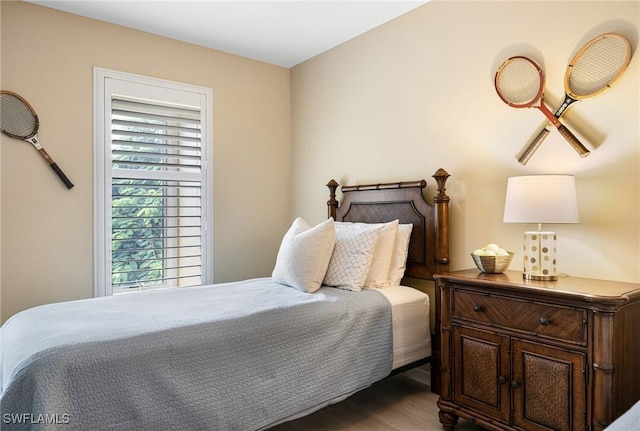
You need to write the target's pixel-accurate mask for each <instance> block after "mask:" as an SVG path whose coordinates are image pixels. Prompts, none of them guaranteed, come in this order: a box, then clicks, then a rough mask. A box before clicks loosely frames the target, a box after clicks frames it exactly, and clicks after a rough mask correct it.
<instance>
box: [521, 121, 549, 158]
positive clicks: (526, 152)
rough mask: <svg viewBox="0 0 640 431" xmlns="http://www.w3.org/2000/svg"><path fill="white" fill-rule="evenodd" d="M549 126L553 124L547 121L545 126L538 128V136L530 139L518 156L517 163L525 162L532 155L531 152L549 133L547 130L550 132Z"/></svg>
mask: <svg viewBox="0 0 640 431" xmlns="http://www.w3.org/2000/svg"><path fill="white" fill-rule="evenodd" d="M549 127H553V124H551V122H549V123H547V126H546V127H545V128H544V129H542V130H540V133H538V136H536V137H535V138H534V139H533V141H531V143H530V144H529V146H528V147H527V149H526V150H524V153H522V155H521V156H520V157H519V158H518V163H520V164H521V165H526V164H527V162H528V161H529V159H530V158H531V156H533V153H535V152H536V150H537V149H538V147H539V146H540V144H542V141H544V140H545V138H546V137H547V135H549V132H551V130H550V129H549Z"/></svg>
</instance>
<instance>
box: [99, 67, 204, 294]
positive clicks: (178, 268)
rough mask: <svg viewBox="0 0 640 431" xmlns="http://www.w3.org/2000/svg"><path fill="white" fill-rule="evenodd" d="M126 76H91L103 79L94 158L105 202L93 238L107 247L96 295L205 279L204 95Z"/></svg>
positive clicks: (182, 284)
mask: <svg viewBox="0 0 640 431" xmlns="http://www.w3.org/2000/svg"><path fill="white" fill-rule="evenodd" d="M106 72H109V71H106ZM126 78H128V79H125V80H118V79H113V78H112V77H111V76H108V77H104V79H100V78H97V80H98V81H101V80H102V81H104V88H103V91H101V90H100V89H98V93H99V94H101V95H102V98H101V99H102V100H101V103H102V106H104V110H103V113H102V115H103V117H102V118H103V122H104V126H103V130H102V136H103V137H104V139H103V140H102V141H103V142H102V144H103V148H102V149H101V151H100V153H101V154H103V156H104V159H103V160H102V161H101V163H98V165H102V166H103V167H104V169H103V170H104V172H103V174H102V175H101V179H102V186H103V190H104V199H103V200H104V202H105V208H104V212H105V214H104V217H103V218H104V220H103V226H102V228H101V229H98V230H99V231H101V232H102V233H103V235H104V238H103V240H102V241H100V240H98V241H97V242H98V243H102V245H101V246H102V247H106V248H107V250H105V253H103V254H102V257H101V258H100V262H99V264H100V265H101V266H102V270H101V271H97V272H98V274H97V276H96V288H97V294H98V295H100V294H109V293H113V292H119V291H131V290H134V289H143V288H153V287H183V286H192V285H200V284H206V283H210V282H211V279H212V278H211V274H210V272H211V271H210V267H211V265H210V262H209V261H210V258H211V253H210V250H211V244H210V243H211V234H210V232H209V224H210V218H211V210H210V206H211V205H210V199H208V196H210V194H211V192H210V190H209V189H210V185H209V181H208V178H209V175H208V174H207V158H206V156H207V153H208V151H207V146H208V141H209V140H210V138H209V136H210V133H209V127H208V124H209V122H210V120H209V118H208V115H207V103H210V98H211V95H210V94H207V93H206V92H205V93H204V94H201V93H200V92H199V88H196V89H195V90H196V91H195V92H194V91H192V88H191V87H189V88H187V90H188V91H186V92H185V88H184V85H180V84H175V83H174V85H170V84H171V83H167V82H166V81H159V82H158V83H157V84H156V85H155V86H149V83H148V82H143V83H138V82H131V78H130V77H129V76H127V77H126ZM137 78H138V79H140V77H137ZM143 80H145V81H146V80H148V79H143ZM134 81H135V80H134ZM96 84H98V82H97V83H96ZM172 87H176V88H172ZM98 135H100V133H98ZM97 141H99V139H98V140H97ZM97 182H99V181H97ZM97 224H99V223H97ZM101 283H102V284H104V286H102V287H101Z"/></svg>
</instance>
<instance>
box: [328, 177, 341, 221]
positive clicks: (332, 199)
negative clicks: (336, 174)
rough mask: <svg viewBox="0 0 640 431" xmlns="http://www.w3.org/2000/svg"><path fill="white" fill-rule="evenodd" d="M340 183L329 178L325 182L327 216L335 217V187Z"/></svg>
mask: <svg viewBox="0 0 640 431" xmlns="http://www.w3.org/2000/svg"><path fill="white" fill-rule="evenodd" d="M339 185H340V184H338V183H337V182H336V180H331V181H329V182H328V183H327V187H329V200H328V201H327V207H328V217H332V218H333V219H334V220H335V219H336V210H337V209H338V201H337V200H336V189H337V188H338V186H339Z"/></svg>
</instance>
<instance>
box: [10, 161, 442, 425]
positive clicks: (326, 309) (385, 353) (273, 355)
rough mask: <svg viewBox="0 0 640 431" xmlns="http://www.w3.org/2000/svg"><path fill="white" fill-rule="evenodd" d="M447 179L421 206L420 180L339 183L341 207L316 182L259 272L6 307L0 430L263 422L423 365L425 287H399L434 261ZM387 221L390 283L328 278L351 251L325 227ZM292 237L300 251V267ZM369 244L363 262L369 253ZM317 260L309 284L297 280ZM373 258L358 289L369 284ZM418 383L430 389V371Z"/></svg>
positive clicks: (428, 347)
mask: <svg viewBox="0 0 640 431" xmlns="http://www.w3.org/2000/svg"><path fill="white" fill-rule="evenodd" d="M447 177H448V174H447V173H446V172H445V171H444V170H439V171H438V172H436V174H434V178H435V179H436V182H437V194H436V196H435V197H434V199H433V200H434V205H429V204H427V203H426V201H425V199H424V196H423V189H424V188H425V186H426V182H425V181H424V180H423V181H417V182H408V183H394V184H377V185H366V186H353V187H342V189H341V191H342V194H343V199H342V203H341V204H339V203H338V201H337V200H336V191H337V189H338V187H339V185H338V184H337V183H336V182H335V181H331V182H329V184H328V186H329V189H330V199H329V201H328V209H329V211H328V212H329V216H330V217H329V218H328V219H327V220H326V221H325V222H322V223H319V224H318V225H317V226H314V227H310V226H307V227H306V228H304V226H302V223H303V221H299V220H298V219H296V221H294V223H293V224H292V226H291V228H290V229H289V231H288V232H287V234H285V236H284V238H283V242H282V244H281V247H280V250H279V252H278V259H277V262H276V265H275V268H274V272H273V274H272V276H271V277H265V278H258V279H251V280H244V281H239V282H232V283H222V284H215V285H209V286H196V287H189V288H181V289H167V290H157V291H146V292H140V293H135V294H123V295H115V296H110V297H103V298H93V299H88V300H79V301H70V302H64V303H58V304H49V305H44V306H40V307H35V308H32V309H30V310H25V311H23V312H21V313H18V314H16V315H15V316H12V317H11V318H10V319H9V320H8V321H7V322H6V323H5V324H4V325H3V327H2V328H1V332H0V336H1V337H0V343H1V344H0V349H1V359H2V360H1V363H0V366H1V369H0V378H1V380H0V387H1V388H2V394H1V395H0V409H1V413H2V415H1V417H0V420H2V429H3V430H5V429H7V430H13V429H19V430H22V429H37V430H49V429H59V428H60V427H61V426H62V425H64V429H68V430H86V429H92V430H100V429H108V430H157V429H172V430H180V429H184V430H194V429H203V430H204V429H212V430H217V429H220V430H234V429H237V430H249V429H252V430H253V429H256V430H257V429H268V428H270V427H272V426H274V425H276V424H278V423H281V422H284V421H287V420H291V419H295V418H297V417H301V416H303V415H306V414H308V413H311V412H313V411H316V410H318V409H320V408H322V407H324V406H326V405H329V404H332V403H335V402H339V401H341V400H343V399H345V398H346V397H348V396H350V395H351V394H353V393H355V392H357V391H359V390H361V389H364V388H365V387H367V386H369V385H371V384H372V383H374V382H376V381H378V380H380V379H382V378H384V377H386V376H387V375H389V374H390V373H391V372H399V371H403V370H405V369H407V368H410V367H414V366H417V365H420V364H424V363H427V362H431V364H432V365H435V366H436V368H434V369H435V370H437V364H438V363H439V349H438V347H437V346H439V342H438V341H437V337H430V336H429V335H430V332H432V333H433V332H435V334H437V332H438V322H439V317H438V305H437V302H438V298H439V295H436V297H435V298H434V300H431V301H430V299H429V297H428V296H427V295H425V294H424V293H422V292H420V291H418V290H416V289H413V288H410V287H406V286H401V284H404V281H405V280H409V279H427V280H430V279H432V277H433V274H434V273H435V272H437V271H441V270H444V269H446V267H447V265H448V202H449V198H448V196H447V195H446V193H445V182H446V180H447ZM401 225H404V226H405V227H406V226H407V225H410V226H411V228H410V229H409V230H408V232H409V236H408V240H407V243H406V251H405V254H406V260H405V261H404V262H403V265H404V266H405V268H403V270H402V276H404V277H401V278H400V279H397V280H396V281H395V282H394V283H390V279H387V284H388V285H385V286H381V287H383V288H378V287H365V288H360V287H359V286H356V287H358V288H357V289H356V288H348V284H347V285H346V286H347V288H345V286H343V285H341V283H343V282H345V280H346V279H348V277H347V278H345V277H344V275H343V274H342V272H341V271H343V272H344V270H343V269H341V270H335V268H341V267H343V266H349V265H352V264H354V262H356V261H358V260H359V259H360V258H361V257H357V256H356V257H354V258H353V259H351V258H349V259H344V258H340V259H338V258H337V255H338V253H337V250H339V247H338V243H340V244H346V243H347V242H344V241H342V240H341V242H338V241H336V240H335V237H336V236H340V235H342V238H344V237H345V235H347V236H349V237H350V238H351V237H353V238H357V240H358V241H364V240H365V239H370V238H372V237H375V238H376V239H375V241H374V240H371V241H370V242H372V243H374V244H377V243H378V238H382V236H383V233H382V232H383V231H385V230H387V229H389V228H390V226H397V227H398V231H399V229H400V228H399V226H401ZM301 226H302V227H301ZM328 226H330V228H329V227H328ZM296 229H301V230H300V231H299V232H298V230H296ZM332 229H333V230H332ZM316 231H322V234H323V235H329V236H331V235H334V243H332V244H331V246H330V248H329V246H328V245H327V246H325V245H322V244H324V243H323V242H318V241H317V237H312V236H310V233H311V232H314V235H315V232H316ZM405 231H406V230H405ZM331 232H333V233H332V234H331ZM340 232H342V233H340ZM372 232H373V233H372ZM309 239H311V240H309ZM304 241H307V244H308V245H309V244H310V245H311V247H310V249H309V256H311V257H312V258H309V259H307V260H306V261H301V260H300V256H302V255H303V254H301V253H299V251H300V250H301V249H300V248H299V247H300V246H301V244H303V245H304V243H305V242H304ZM369 245H370V244H369ZM396 245H397V244H395V243H394V247H395V246H396ZM364 248H365V246H364V245H360V246H359V248H358V249H357V250H356V251H357V252H358V253H360V254H362V253H361V252H362V250H363V249H364ZM369 248H370V253H369V255H368V258H370V259H371V261H373V250H374V249H376V250H379V249H380V247H376V246H375V245H372V246H371V247H369ZM323 249H324V250H325V252H324V255H323V256H319V255H318V253H319V252H320V251H322V250H323ZM326 250H329V257H328V258H326V255H327V252H326ZM341 250H342V249H341ZM394 250H395V248H394ZM288 254H290V255H288ZM354 256H355V255H354ZM393 256H396V254H393ZM376 258H377V257H376ZM332 259H336V260H335V262H334V261H333V260H332ZM389 259H391V257H389ZM324 260H327V266H326V267H325V270H324V271H325V273H323V276H322V277H321V278H320V279H319V281H318V280H317V277H316V279H313V283H312V284H313V291H305V288H304V287H305V286H307V285H306V284H305V285H304V286H302V288H301V287H300V286H298V285H297V283H298V281H299V280H300V274H303V273H304V274H306V273H305V272H304V271H305V270H307V269H313V270H314V271H315V272H316V273H317V271H318V270H317V268H315V267H317V266H318V262H319V261H324ZM334 263H337V264H336V265H334ZM395 264H396V265H398V262H395ZM320 266H322V265H320ZM374 266H375V265H373V264H371V263H369V269H367V271H366V274H365V275H366V280H367V281H366V283H363V284H362V285H363V286H364V285H368V283H369V282H370V280H369V279H370V278H371V279H372V280H373V281H375V277H373V276H372V274H373V272H374V271H373V270H372V269H371V268H373V267H374ZM400 266H402V265H400ZM376 267H380V266H379V265H378V266H376ZM347 273H349V274H351V270H349V271H347ZM390 273H391V267H390V268H389V274H390ZM309 274H311V273H309ZM331 274H333V275H331ZM335 274H338V275H335ZM307 275H308V274H307ZM316 275H317V274H316ZM397 275H398V274H397V273H396V276H397ZM302 278H304V277H302ZM400 280H403V281H402V282H400ZM304 281H305V282H306V280H304ZM374 285H375V284H374ZM352 287H353V286H352ZM430 304H431V308H435V314H436V318H435V322H436V323H435V325H434V327H430V325H429V318H428V317H429V307H430ZM434 304H435V307H434ZM432 381H433V386H432V388H437V384H438V383H437V381H438V379H437V373H435V372H432Z"/></svg>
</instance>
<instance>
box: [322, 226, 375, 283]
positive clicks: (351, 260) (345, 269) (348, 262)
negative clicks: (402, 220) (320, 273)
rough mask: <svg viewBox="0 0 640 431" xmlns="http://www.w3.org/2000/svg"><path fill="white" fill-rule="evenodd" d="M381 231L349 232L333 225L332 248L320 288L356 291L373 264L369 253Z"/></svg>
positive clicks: (360, 229) (363, 228)
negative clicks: (334, 237) (334, 233)
mask: <svg viewBox="0 0 640 431" xmlns="http://www.w3.org/2000/svg"><path fill="white" fill-rule="evenodd" d="M381 230H382V227H380V226H371V227H366V228H365V227H362V228H359V229H352V228H351V227H348V226H345V225H342V226H340V225H336V245H335V247H334V248H333V254H332V255H331V260H330V261H329V268H328V269H327V274H326V275H325V277H324V281H323V282H322V284H324V285H325V286H331V287H337V288H340V289H345V290H353V291H356V292H358V291H360V290H362V286H363V285H364V282H365V280H366V279H367V274H368V273H369V269H370V268H371V263H372V262H373V252H374V250H375V247H376V243H377V242H378V238H379V237H380V231H381Z"/></svg>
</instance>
